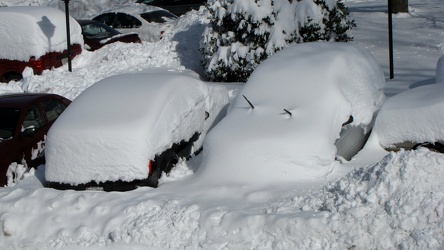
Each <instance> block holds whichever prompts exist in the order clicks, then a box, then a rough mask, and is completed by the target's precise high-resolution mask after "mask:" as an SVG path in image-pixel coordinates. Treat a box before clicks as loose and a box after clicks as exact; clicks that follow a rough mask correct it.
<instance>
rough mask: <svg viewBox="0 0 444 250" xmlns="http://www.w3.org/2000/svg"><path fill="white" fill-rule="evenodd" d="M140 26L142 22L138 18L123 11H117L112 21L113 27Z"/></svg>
mask: <svg viewBox="0 0 444 250" xmlns="http://www.w3.org/2000/svg"><path fill="white" fill-rule="evenodd" d="M140 26H142V22H140V21H139V19H137V18H135V17H133V16H131V15H128V14H125V13H117V16H116V20H115V21H114V28H139V27H140Z"/></svg>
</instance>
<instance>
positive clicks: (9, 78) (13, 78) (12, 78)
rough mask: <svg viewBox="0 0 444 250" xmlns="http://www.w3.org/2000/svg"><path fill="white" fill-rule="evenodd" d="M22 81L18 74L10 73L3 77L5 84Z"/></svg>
mask: <svg viewBox="0 0 444 250" xmlns="http://www.w3.org/2000/svg"><path fill="white" fill-rule="evenodd" d="M22 79H23V76H22V75H20V74H18V73H11V74H8V75H7V76H5V81H6V82H10V81H16V82H18V81H20V80H22Z"/></svg>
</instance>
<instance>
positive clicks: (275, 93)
mask: <svg viewBox="0 0 444 250" xmlns="http://www.w3.org/2000/svg"><path fill="white" fill-rule="evenodd" d="M384 85H385V79H384V76H383V73H382V71H381V69H380V68H379V65H378V64H377V62H376V60H375V59H374V57H373V56H372V55H371V53H370V52H369V51H367V50H366V49H362V48H359V47H357V46H355V45H352V44H346V43H322V42H321V43H305V44H298V45H295V46H293V47H289V48H287V49H284V50H283V51H281V52H278V53H277V54H275V55H273V56H272V57H271V58H269V59H267V60H266V61H265V62H263V63H262V64H261V65H259V67H258V68H257V69H256V70H255V71H254V72H253V74H252V75H251V77H250V78H249V80H248V82H247V83H246V84H245V86H244V87H243V89H242V90H241V92H240V93H239V94H238V95H237V97H236V98H235V100H234V101H233V103H232V104H231V105H230V107H229V111H228V115H227V116H226V117H225V118H224V119H223V120H222V121H221V122H220V123H219V124H218V125H217V126H216V127H215V129H214V130H212V132H211V133H210V134H209V135H208V137H207V140H206V141H205V146H204V162H203V164H202V165H203V166H204V167H202V168H201V169H199V174H200V175H202V178H205V179H209V180H216V181H221V182H226V181H229V182H231V181H234V182H240V183H242V182H247V183H250V182H251V183H267V182H271V183H273V182H281V181H294V180H311V179H313V178H320V177H322V176H325V175H327V174H328V173H329V172H330V171H332V169H331V168H332V166H333V165H332V164H334V160H335V155H336V147H335V145H334V144H335V141H336V140H337V139H338V138H339V134H340V132H341V129H342V124H344V123H345V122H347V121H348V120H349V118H350V116H353V121H352V122H351V123H350V126H365V125H368V124H369V123H371V121H372V119H373V115H374V112H375V111H377V110H378V109H379V107H380V106H381V105H382V103H383V101H384V100H385V97H384V94H383V88H384ZM244 95H245V96H246V97H247V98H248V100H249V101H250V102H251V103H252V105H253V106H254V108H252V107H250V106H249V104H248V102H247V101H246V100H245V99H244V97H243V96H244ZM239 152H241V153H239ZM251 175H254V178H252V177H251Z"/></svg>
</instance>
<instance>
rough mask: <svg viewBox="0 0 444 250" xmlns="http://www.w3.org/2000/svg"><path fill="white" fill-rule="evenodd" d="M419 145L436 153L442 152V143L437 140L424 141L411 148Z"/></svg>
mask: <svg viewBox="0 0 444 250" xmlns="http://www.w3.org/2000/svg"><path fill="white" fill-rule="evenodd" d="M420 147H421V148H428V149H429V150H430V151H433V152H436V153H444V145H443V144H441V143H439V142H435V143H430V142H426V143H421V144H417V145H415V146H414V147H413V150H415V149H418V148H420Z"/></svg>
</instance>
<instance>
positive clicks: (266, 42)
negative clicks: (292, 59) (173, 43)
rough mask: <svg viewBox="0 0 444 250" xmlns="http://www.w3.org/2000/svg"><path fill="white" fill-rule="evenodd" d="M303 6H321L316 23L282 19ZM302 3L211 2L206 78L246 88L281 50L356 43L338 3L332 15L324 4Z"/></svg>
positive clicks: (286, 0)
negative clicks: (308, 44) (325, 43)
mask: <svg viewBox="0 0 444 250" xmlns="http://www.w3.org/2000/svg"><path fill="white" fill-rule="evenodd" d="M301 1H306V2H304V3H305V4H306V6H309V5H310V4H311V5H313V4H316V5H318V6H320V7H321V8H318V9H320V10H321V13H315V15H316V17H318V18H313V17H310V16H309V15H307V18H306V20H302V21H301V20H299V18H298V17H295V15H296V14H295V13H294V14H293V16H292V15H288V14H287V15H281V16H280V14H281V13H284V12H285V11H287V12H288V10H293V9H296V8H297V7H298V6H297V4H299V3H300V2H301ZM301 1H292V0H209V1H208V3H207V9H208V10H209V12H210V17H209V18H210V22H209V25H208V27H207V28H206V30H205V32H204V34H203V35H202V40H201V48H200V51H201V53H202V56H203V61H202V65H203V67H204V69H205V74H206V77H207V78H208V79H209V80H211V81H225V82H239V81H240V82H245V81H247V79H248V77H249V76H250V74H251V73H252V72H253V70H254V69H255V68H256V67H257V65H259V64H260V63H261V62H262V61H263V60H265V59H267V58H268V57H269V56H271V55H272V54H274V53H276V52H277V51H278V50H280V49H282V48H283V47H286V46H289V45H291V44H294V43H300V42H312V41H336V42H347V41H351V40H352V39H353V38H352V37H350V36H348V34H347V33H348V31H349V30H350V29H352V28H353V27H355V26H356V25H355V23H354V21H353V20H349V19H348V16H349V11H348V9H347V8H346V7H345V5H344V4H343V3H342V2H341V1H340V0H339V1H337V2H336V5H334V7H333V8H332V9H329V7H328V5H327V4H326V2H325V0H301ZM308 1H310V2H308ZM311 1H313V2H311ZM294 7H296V8H294ZM263 13H265V15H264V14H263ZM319 16H320V17H321V18H319ZM286 18H287V19H286ZM288 18H290V19H288ZM295 20H296V21H295ZM315 20H321V21H315ZM279 22H280V23H279ZM279 24H280V25H279ZM288 24H290V25H288ZM282 27H284V28H282Z"/></svg>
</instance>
